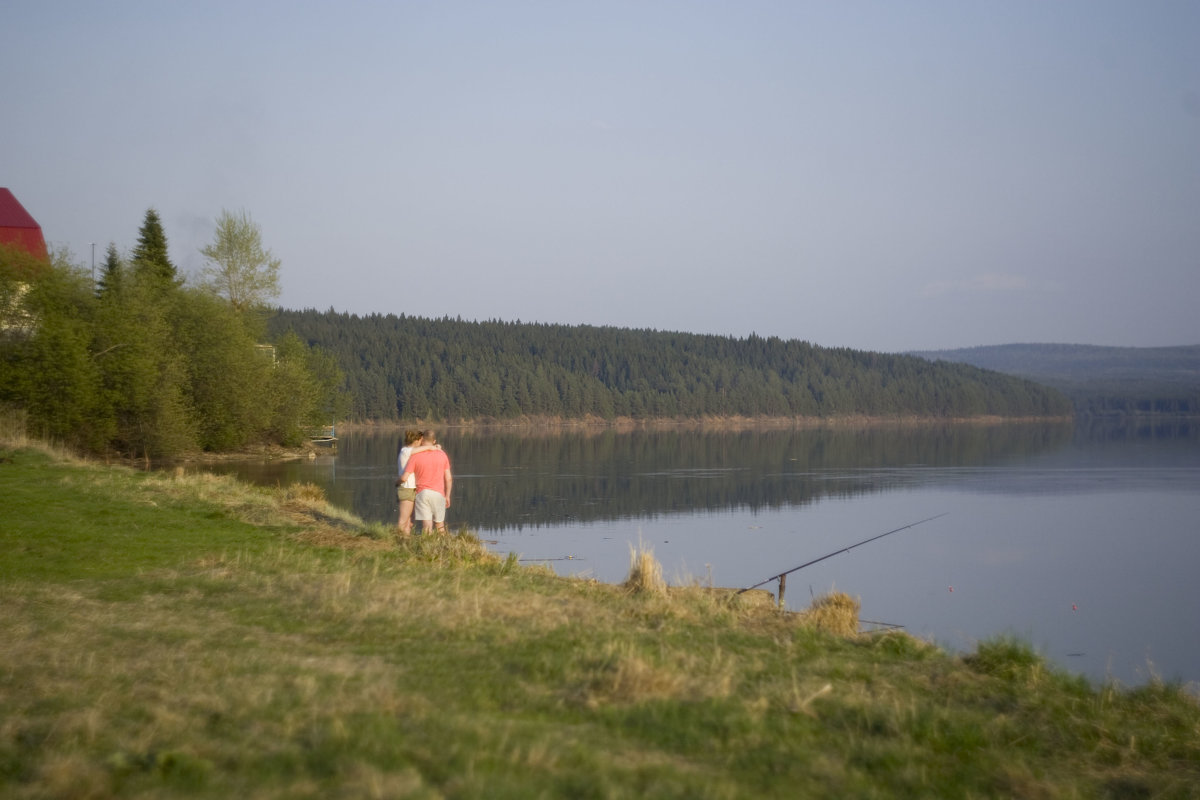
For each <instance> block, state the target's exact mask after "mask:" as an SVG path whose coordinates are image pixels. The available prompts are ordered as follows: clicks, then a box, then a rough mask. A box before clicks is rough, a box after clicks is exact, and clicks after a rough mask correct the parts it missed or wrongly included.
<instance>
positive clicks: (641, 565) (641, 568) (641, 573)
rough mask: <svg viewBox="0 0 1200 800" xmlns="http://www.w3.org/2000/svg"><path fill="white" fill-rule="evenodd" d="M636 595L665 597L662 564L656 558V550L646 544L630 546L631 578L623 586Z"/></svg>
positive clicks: (665, 586) (665, 584)
mask: <svg viewBox="0 0 1200 800" xmlns="http://www.w3.org/2000/svg"><path fill="white" fill-rule="evenodd" d="M621 585H622V586H624V587H625V589H627V590H628V591H630V592H633V593H634V594H652V595H665V594H666V593H667V582H666V581H665V580H663V571H662V564H660V563H659V562H658V559H657V558H655V557H654V549H653V548H650V547H647V546H646V545H644V544H639V545H638V546H637V547H634V546H633V545H630V546H629V577H627V578H626V579H625V582H624V583H623V584H621Z"/></svg>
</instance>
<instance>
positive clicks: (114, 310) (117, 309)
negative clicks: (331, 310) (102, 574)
mask: <svg viewBox="0 0 1200 800" xmlns="http://www.w3.org/2000/svg"><path fill="white" fill-rule="evenodd" d="M239 221H240V225H241V227H238V226H237V225H233V224H232V223H231V224H230V225H229V226H227V227H226V228H223V229H220V230H219V231H218V237H217V243H216V244H217V245H221V247H220V248H217V247H216V245H214V247H213V249H211V252H210V251H209V249H207V248H206V250H205V254H206V255H208V256H210V257H211V258H212V259H226V260H228V261H229V262H230V263H231V264H233V267H231V269H229V270H226V269H223V268H222V266H221V265H220V264H219V263H217V262H216V261H214V262H213V265H212V268H211V269H210V270H209V271H208V272H206V273H205V274H204V281H205V282H203V283H201V284H199V285H196V286H188V285H186V284H185V282H184V280H183V278H182V277H181V276H179V275H178V274H177V272H176V270H175V267H174V265H173V264H171V262H170V261H169V259H168V258H167V255H166V249H167V248H166V237H165V235H164V234H163V231H162V227H161V224H160V223H159V221H158V217H157V215H156V214H154V212H153V209H151V211H149V212H148V213H147V216H146V221H145V223H144V224H143V226H142V230H141V236H140V238H139V243H138V247H137V248H136V250H135V251H134V253H133V254H132V255H131V257H130V258H128V259H125V258H122V257H121V256H120V255H119V254H118V253H117V250H116V248H115V247H113V246H110V247H109V249H108V255H107V258H106V259H105V261H104V263H103V265H102V267H101V272H100V276H99V280H98V281H97V282H96V283H95V285H93V280H92V275H91V274H89V273H88V272H87V271H85V270H84V268H83V267H82V266H80V265H78V264H73V263H72V262H71V260H70V258H69V256H67V255H66V254H62V253H59V254H55V256H54V257H52V258H51V259H50V260H49V261H47V260H45V259H41V258H39V257H37V256H33V255H30V254H27V253H25V252H23V251H21V250H19V249H16V248H12V247H0V411H5V410H6V409H7V410H8V411H9V412H10V413H11V412H12V411H14V410H15V411H16V412H18V413H21V414H23V415H25V418H26V420H27V424H28V426H29V429H30V430H33V431H37V432H38V433H39V435H42V436H45V437H47V438H52V439H55V440H58V441H62V442H65V443H68V444H69V445H71V446H72V447H74V448H76V449H78V450H80V451H84V452H89V453H94V454H108V455H116V456H127V457H138V458H143V457H144V458H151V457H154V458H157V457H162V456H170V455H176V454H179V453H182V452H187V451H191V450H208V451H222V450H233V449H237V448H241V447H245V446H247V445H250V444H263V443H274V444H287V445H295V444H297V443H299V442H300V441H302V440H303V439H304V438H305V436H306V433H307V431H308V430H310V429H311V428H312V427H313V426H322V425H329V424H330V423H331V422H332V421H333V420H335V419H336V418H338V417H339V416H344V413H345V411H344V402H343V399H342V398H343V395H342V393H341V387H342V383H343V381H342V376H341V374H340V373H339V372H338V370H337V367H336V365H335V364H334V363H333V361H332V359H331V358H329V357H328V356H325V355H323V354H322V353H320V352H319V351H317V350H314V349H312V348H310V347H308V346H307V345H305V344H304V343H303V342H301V341H300V340H299V339H298V338H296V337H295V336H287V335H283V336H278V337H275V338H273V339H271V340H268V339H267V338H266V322H265V312H264V307H263V305H262V297H261V296H260V295H259V294H256V293H258V292H262V291H266V289H264V286H263V284H261V283H258V284H256V283H253V282H252V280H251V278H250V277H248V276H247V275H246V274H245V273H250V274H251V276H252V275H253V272H254V270H253V269H252V268H250V267H248V266H247V265H248V264H250V265H252V264H253V263H254V261H253V259H254V258H255V256H254V253H255V252H257V253H258V256H257V257H259V258H265V259H267V265H266V266H268V267H269V266H271V265H274V267H275V268H276V269H277V268H278V262H276V261H274V260H272V259H270V258H269V254H266V253H264V252H262V251H261V247H260V248H259V249H258V251H255V250H254V248H253V246H254V245H255V243H256V242H257V229H256V228H254V227H253V225H252V223H250V222H249V221H248V219H247V218H245V217H244V216H243V217H241V218H239ZM246 246H250V251H249V255H247V254H246V253H245V252H243V251H244V250H245V247H246ZM264 269H265V267H264ZM267 273H268V276H269V275H270V274H273V273H270V271H269V270H267ZM221 276H224V279H222V278H221ZM255 298H258V299H257V301H256V300H255Z"/></svg>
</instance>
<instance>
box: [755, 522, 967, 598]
mask: <svg viewBox="0 0 1200 800" xmlns="http://www.w3.org/2000/svg"><path fill="white" fill-rule="evenodd" d="M949 513H950V512H949V511H943V512H942V513H941V514H937V515H935V516H932V517H928V518H927V519H923V520H919V521H917V522H910V523H908V524H907V525H904V526H901V527H899V528H893V529H892V530H890V531H888V532H887V533H881V534H879V535H877V536H872V537H871V538H870V539H863V540H862V541H861V542H855V543H854V544H852V545H850V546H849V547H843V548H842V549H841V550H835V551H834V552H832V553H828V554H826V555H823V556H821V557H820V558H814V559H813V560H812V561H806V562H805V563H803V564H801V565H800V566H798V567H792V568H791V569H788V570H784V571H783V572H780V573H778V574H776V575H772V576H771V577H769V578H767V579H766V580H765V581H759V582H758V583H756V584H754V585H753V586H747V587H746V588H745V589H739V590H738V594H741V593H742V592H748V591H750V590H751V589H757V588H758V587H759V586H762V585H763V584H764V583H770V582H771V581H773V580H778V581H779V605H780V606H783V587H784V583H785V581H786V580H787V576H788V575H790V574H792V573H793V572H796V571H798V570H802V569H804V568H805V567H811V566H812V565H813V564H820V563H821V562H822V561H824V560H825V559H827V558H833V557H834V556H837V555H841V554H842V553H847V552H849V551H851V550H853V549H854V548H856V547H861V546H862V545H864V544H870V543H871V542H873V541H875V540H876V539H882V538H883V537H885V536H891V535H892V534H893V533H899V532H900V531H906V530H908V529H909V528H915V527H917V526H918V525H923V524H924V523H926V522H932V521H933V520H935V519H938V518H939V517H944V516H946V514H949Z"/></svg>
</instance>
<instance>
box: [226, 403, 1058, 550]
mask: <svg viewBox="0 0 1200 800" xmlns="http://www.w3.org/2000/svg"><path fill="white" fill-rule="evenodd" d="M440 437H441V440H442V443H443V444H444V446H445V447H446V450H447V452H449V453H450V455H451V458H452V459H453V464H454V473H455V498H454V499H455V503H454V509H453V513H452V525H455V526H458V525H467V526H471V527H476V528H484V529H488V530H505V529H508V528H516V529H518V530H520V529H524V528H527V527H533V528H538V527H542V526H546V525H561V524H563V523H564V522H578V523H586V522H593V521H598V520H615V519H630V518H653V517H655V516H657V515H659V514H668V513H683V512H688V513H694V512H697V511H710V512H711V511H721V510H733V509H743V510H750V511H759V510H764V509H776V508H785V507H794V506H803V505H807V504H809V503H812V502H813V501H815V500H817V499H820V498H823V497H854V496H857V495H860V494H863V493H866V492H878V491H884V490H887V489H891V488H897V487H902V486H906V485H912V484H913V483H914V481H927V480H930V479H931V478H932V475H933V471H935V470H942V471H941V472H940V473H939V474H938V475H937V478H936V479H937V480H939V481H943V482H947V481H948V482H954V481H957V480H969V479H970V477H971V475H970V472H969V471H967V470H966V469H964V468H969V467H972V466H987V465H996V464H1002V463H1005V462H1006V461H1009V460H1012V459H1018V460H1023V459H1028V458H1029V457H1031V456H1032V455H1034V454H1037V453H1041V452H1045V451H1046V450H1048V449H1053V448H1057V447H1062V446H1063V445H1065V444H1067V443H1069V442H1070V441H1071V438H1072V428H1071V427H1070V426H1063V425H1021V426H1015V425H1005V426H980V427H963V426H959V427H946V428H869V429H862V430H842V429H837V430H786V431H778V430H775V431H753V432H752V431H739V432H728V431H691V430H688V431H644V432H634V433H625V432H617V431H612V430H601V431H592V432H569V433H560V432H553V433H549V432H544V433H536V432H528V431H523V432H513V431H498V432H487V431H477V430H455V429H453V428H451V429H448V430H445V431H443V432H442V433H441V434H440ZM395 453H396V435H395V434H394V433H387V434H378V433H369V434H359V433H352V434H350V435H348V436H346V437H345V438H343V440H342V441H341V443H340V445H339V450H338V454H337V457H336V458H330V457H321V458H318V459H317V460H316V461H315V462H313V463H308V462H290V463H280V464H238V465H221V466H218V467H217V468H216V469H218V470H228V471H233V472H236V473H237V474H239V475H242V476H243V477H246V478H249V479H251V480H255V481H258V482H261V483H267V484H274V483H286V482H290V481H299V480H307V481H314V482H316V483H319V484H321V485H322V486H324V487H325V489H326V491H327V493H328V494H329V496H330V498H331V499H332V500H334V501H335V502H337V503H339V504H342V505H345V506H348V507H351V508H353V509H355V510H356V511H357V512H358V513H360V514H362V515H364V516H365V517H367V518H368V519H371V520H377V521H384V520H390V519H391V517H392V514H393V512H394V505H395V499H394V492H393V489H392V486H391V483H390V476H392V473H393V472H394V464H395ZM956 471H957V472H956Z"/></svg>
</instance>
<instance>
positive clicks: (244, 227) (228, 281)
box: [200, 211, 280, 311]
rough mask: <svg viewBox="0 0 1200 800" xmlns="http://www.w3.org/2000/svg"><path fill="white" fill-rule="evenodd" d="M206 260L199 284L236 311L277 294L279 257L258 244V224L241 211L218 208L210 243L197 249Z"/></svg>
mask: <svg viewBox="0 0 1200 800" xmlns="http://www.w3.org/2000/svg"><path fill="white" fill-rule="evenodd" d="M200 252H201V254H202V255H203V256H204V257H205V258H206V259H207V264H206V265H205V267H204V269H203V271H202V272H201V280H202V281H203V286H204V287H205V288H206V289H208V290H209V291H211V292H212V293H213V294H216V295H218V296H220V297H224V298H225V299H226V300H228V301H229V303H230V305H232V306H233V308H234V309H235V310H237V311H246V310H247V309H250V308H254V307H256V306H261V305H263V304H264V303H265V302H266V301H267V300H271V299H273V298H275V297H277V296H278V295H279V265H280V261H279V259H277V258H275V257H274V256H272V255H271V251H270V250H266V249H264V248H263V245H262V234H261V232H260V231H259V228H258V225H256V224H255V223H254V221H253V220H251V219H250V215H249V214H247V213H246V212H245V211H242V212H240V213H238V214H233V213H230V212H229V211H222V212H221V216H220V217H219V218H218V219H217V229H216V234H215V237H214V239H213V242H212V244H210V245H207V246H205V247H203V248H201V250H200Z"/></svg>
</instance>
